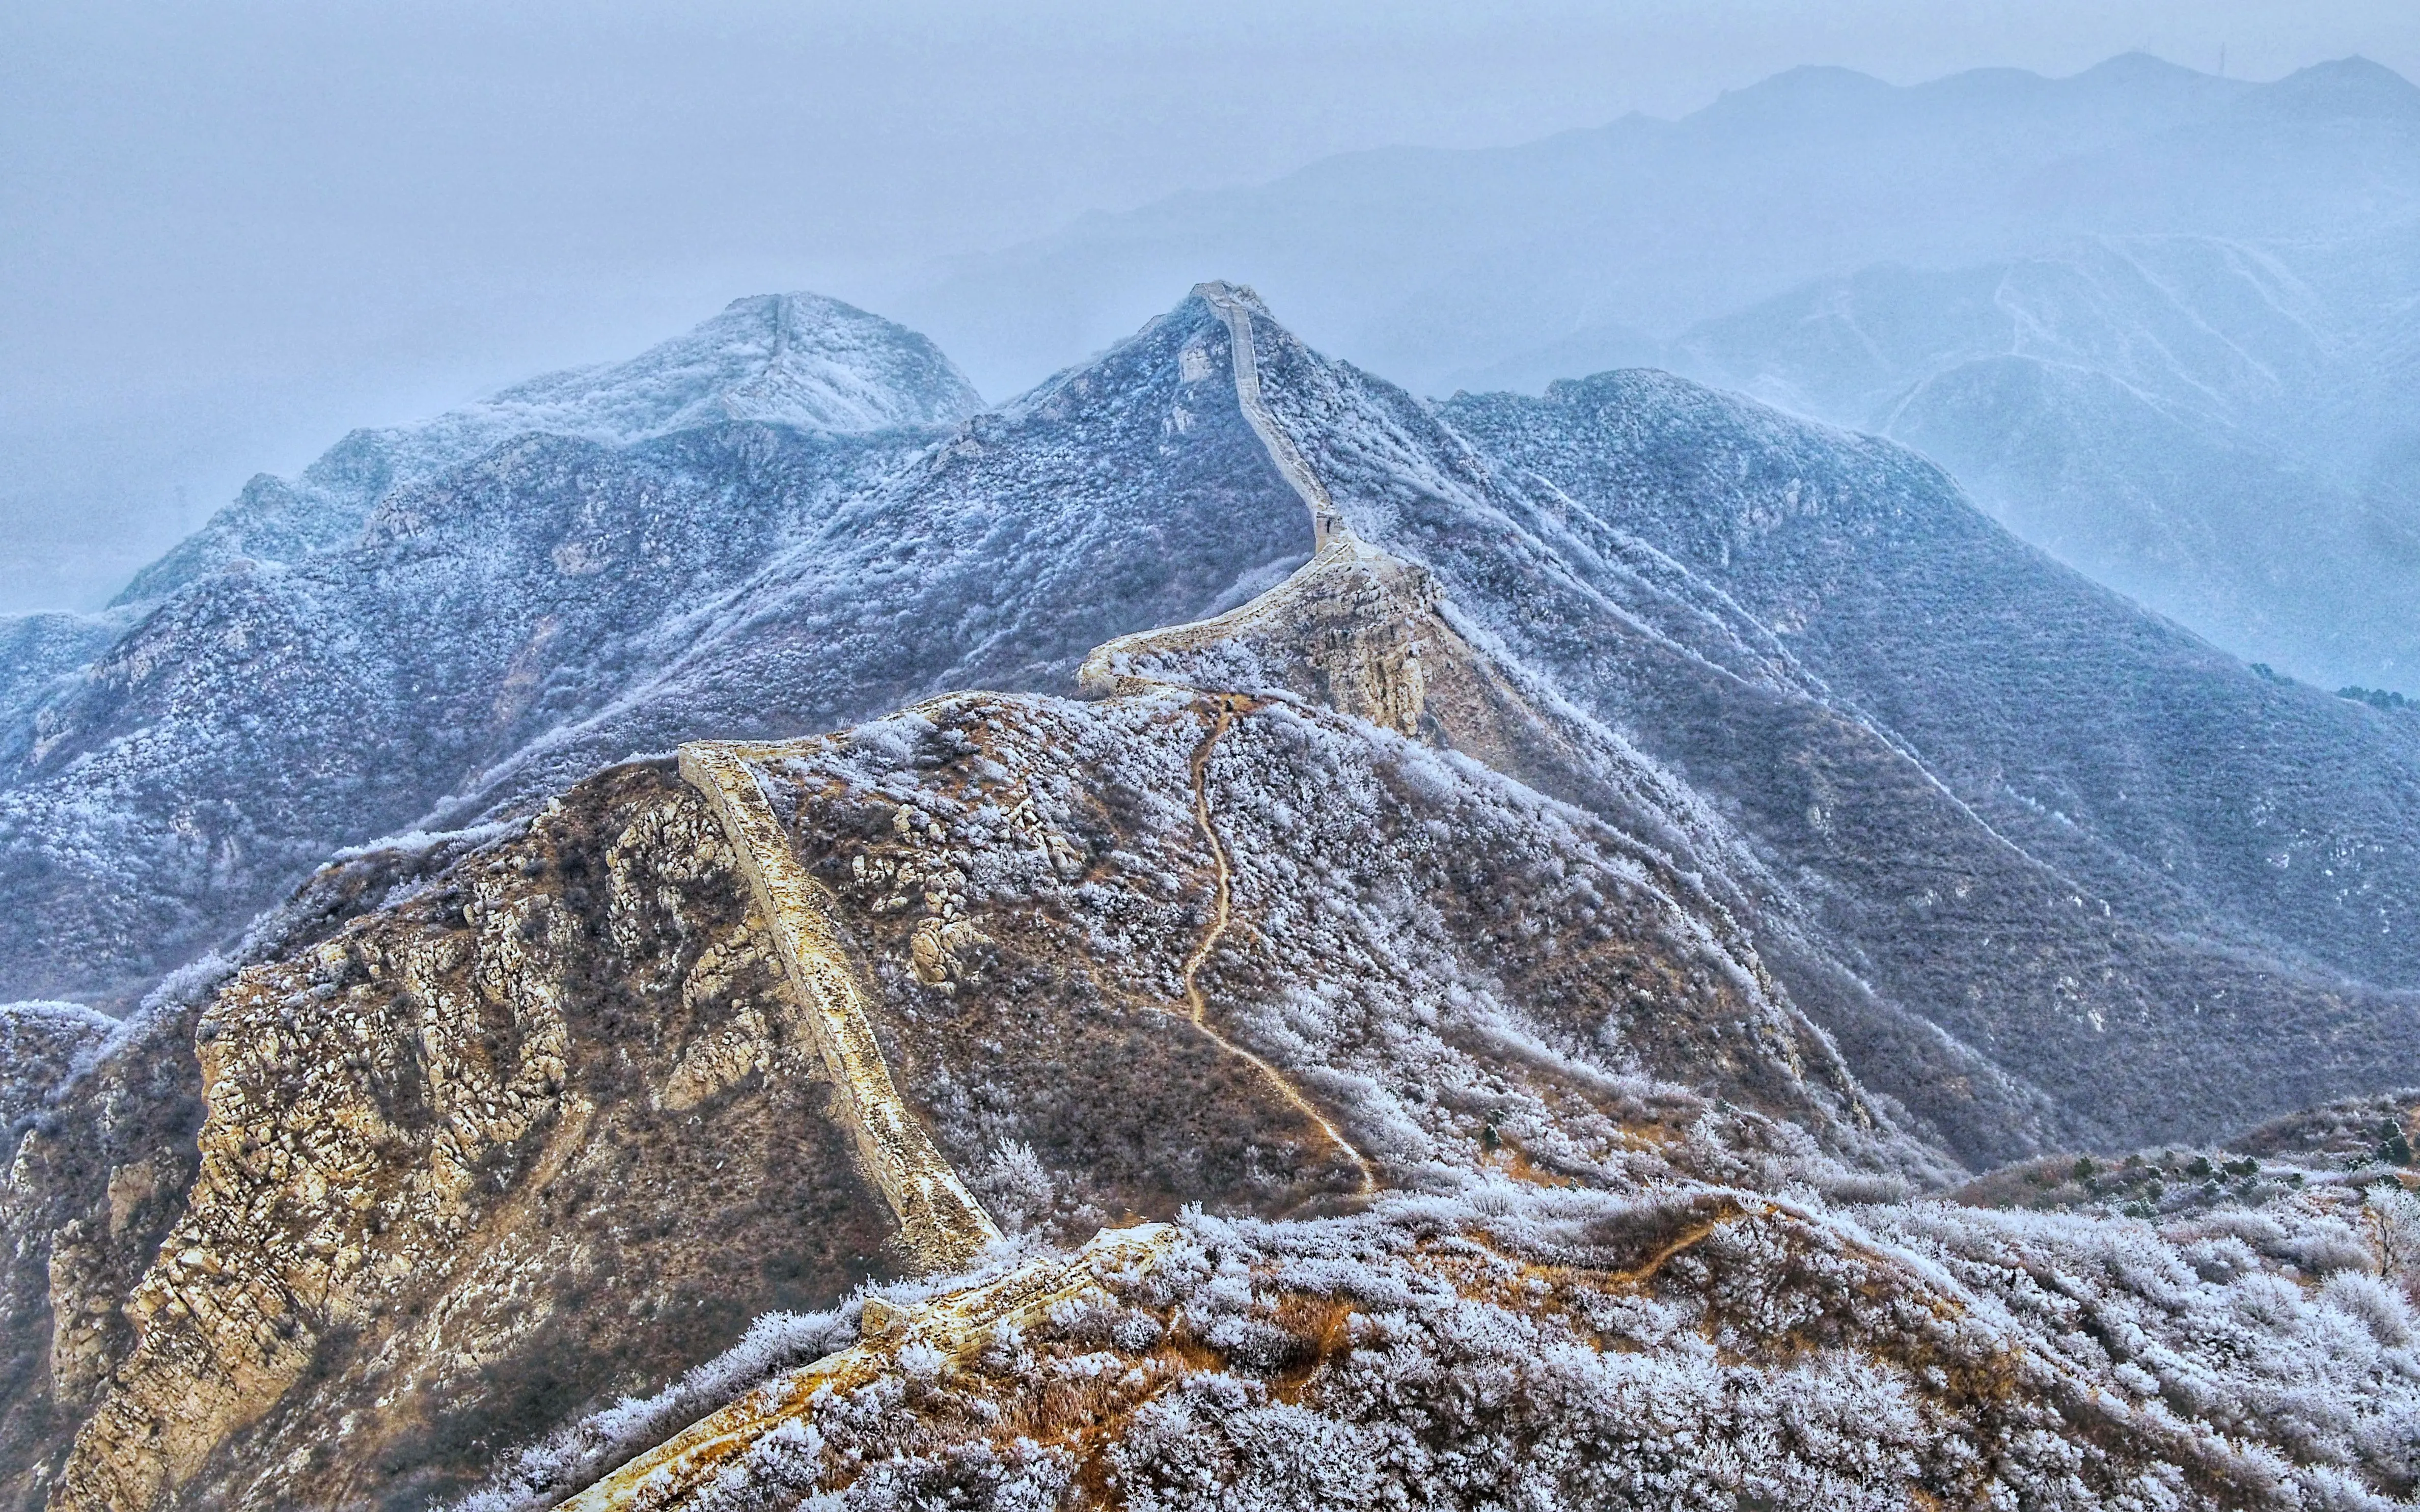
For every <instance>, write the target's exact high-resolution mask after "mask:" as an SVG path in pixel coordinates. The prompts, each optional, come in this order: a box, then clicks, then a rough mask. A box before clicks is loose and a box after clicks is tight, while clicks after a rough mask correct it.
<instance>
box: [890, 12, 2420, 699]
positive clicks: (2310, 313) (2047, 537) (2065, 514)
mask: <svg viewBox="0 0 2420 1512" xmlns="http://www.w3.org/2000/svg"><path fill="white" fill-rule="evenodd" d="M2415 247H2420V88H2415V87H2414V86H2412V84H2411V83H2409V82H2408V81H2406V80H2404V79H2403V78H2401V77H2400V76H2398V75H2397V74H2396V73H2394V72H2392V71H2391V70H2386V69H2383V68H2381V67H2379V66H2378V65H2376V64H2372V63H2368V62H2366V61H2364V60H2361V59H2357V58H2356V59H2347V60H2343V61H2340V62H2336V63H2331V64H2326V65H2322V66H2319V67H2316V68H2311V69H2307V70H2303V71H2301V72H2298V73H2296V74H2294V75H2292V76H2290V77H2288V78H2285V79H2281V80H2278V81H2276V82H2274V83H2271V84H2253V83H2247V82H2243V81H2238V80H2229V79H2223V78H2216V77H2212V76H2211V75H2207V74H2202V73H2197V72H2195V71H2193V70H2186V69H2181V68H2177V67H2174V66H2172V65H2169V64H2165V63H2162V62H2160V61H2158V60H2156V59H2153V58H2150V57H2147V56H2143V55H2130V56H2126V57H2120V58H2117V59H2113V60H2111V61H2110V62H2108V63H2105V64H2103V65H2102V66H2101V67H2098V68H2095V69H2092V70H2087V71H2086V72H2084V73H2081V74H2078V75H2076V76H2074V77H2072V78H2066V79H2045V78H2041V77H2039V76H2036V75H2032V74H2027V73H2023V72H2019V71H2016V70H1978V71H1976V72H1971V73H1963V74H1958V75H1954V76H1952V77H1949V78H1945V79H1940V80H1936V81H1933V82H1931V83H1928V84H1923V85H1918V86H1908V87H1895V86H1889V85H1885V84H1884V83H1882V82H1881V81H1879V80H1875V79H1871V78H1867V77H1865V76H1863V75H1859V74H1855V73H1852V72H1849V71H1847V70H1837V69H1834V70H1826V69H1802V70H1793V71H1792V72H1790V73H1787V74H1783V75H1780V76H1778V77H1776V78H1774V79H1771V80H1768V81H1766V82H1764V83H1763V84H1761V85H1758V86H1753V87H1751V88H1747V89H1743V90H1739V91H1737V92H1735V93H1732V94H1730V95H1727V96H1725V97H1724V98H1723V99H1722V100H1720V101H1717V102H1716V103H1714V104H1713V105H1710V106H1708V107H1707V108H1705V109H1703V110H1701V111H1699V112H1697V113H1696V114H1693V115H1691V116H1688V117H1684V118H1683V119H1681V120H1678V121H1658V120H1650V119H1646V118H1643V117H1633V118H1630V119H1626V120H1622V121H1619V122H1616V123H1614V124H1613V125H1610V126H1607V127H1605V128H1602V129H1600V130H1594V131H1584V132H1568V133H1565V134H1563V135H1560V136H1557V137H1553V138H1550V139H1548V140H1545V141H1542V142H1537V143H1531V144H1528V145H1525V146H1520V147H1513V148H1494V149H1488V150H1484V151H1449V150H1443V149H1437V150H1412V149H1401V150H1390V151H1385V152H1373V153H1365V154H1359V155H1356V156H1350V157H1343V158H1337V159H1333V160H1329V161H1326V162H1324V163H1320V164H1314V165H1312V166H1311V167H1309V168H1306V169H1303V170H1302V171H1300V172H1298V173H1296V174H1294V175H1291V176H1289V177H1287V178H1285V179H1280V180H1278V181H1276V182H1273V183H1270V184H1266V185H1263V186H1258V187H1255V188H1250V189H1240V190H1233V191H1228V192H1224V193H1220V194H1217V195H1194V196H1188V197H1185V198H1181V199H1176V200H1171V201H1169V202H1167V203H1164V204H1160V205H1155V206H1150V207H1146V208H1144V209H1141V210H1136V211H1133V212H1130V213H1127V214H1125V215H1120V216H1096V217H1093V218H1090V219H1088V220H1086V221H1084V222H1081V223H1078V225H1076V226H1071V227H1069V228H1068V229H1067V230H1065V231H1063V232H1062V233H1060V234H1058V235H1056V236H1054V237H1051V238H1048V239H1045V240H1043V241H1040V242H1033V243H1031V244H1028V245H1024V246H1019V247H1015V248H1010V249H1007V250H1004V251H1002V252H1000V253H997V254H992V255H989V256H986V257H976V258H970V259H967V260H966V261H965V262H964V263H963V264H961V265H960V266H959V267H957V268H956V269H955V270H954V272H953V273H952V274H951V275H950V276H948V277H946V278H944V279H942V280H940V281H939V282H938V283H936V284H935V285H933V286H932V287H930V288H924V289H922V290H916V291H912V292H910V293H909V294H907V297H906V298H905V300H904V301H903V307H904V308H906V309H907V311H908V312H909V313H910V314H912V316H913V317H914V318H915V319H916V320H918V321H919V322H920V323H921V324H922V325H923V327H924V328H925V329H928V330H932V331H935V332H936V333H938V334H939V335H940V336H941V337H942V339H943V340H944V341H945V342H946V343H947V344H949V345H950V347H951V348H952V350H953V351H956V352H957V353H958V355H959V356H960V358H961V360H964V361H967V362H968V363H969V364H970V369H971V370H972V371H973V372H974V373H975V374H976V375H977V376H978V378H979V379H980V380H981V381H982V382H985V384H986V385H989V386H1002V385H1005V384H1007V383H1009V382H1024V381H1026V380H1027V379H1028V378H1029V377H1030V376H1032V375H1033V374H1035V373H1038V372H1039V371H1040V370H1042V369H1043V368H1044V367H1046V366H1055V365H1056V364H1057V363H1059V362H1062V361H1064V360H1066V359H1067V358H1068V357H1071V356H1073V355H1074V354H1075V353H1078V352H1081V351H1090V350H1093V349H1094V348H1096V347H1099V346H1101V345H1103V344H1106V343H1107V342H1109V340H1111V339H1113V338H1114V336H1115V335H1116V334H1117V333H1118V332H1120V331H1123V330H1125V329H1126V328H1127V327H1129V326H1130V325H1131V324H1133V323H1134V322H1135V321H1136V320H1140V319H1141V318H1143V316H1144V315H1145V314H1146V313H1147V312H1148V311H1149V310H1150V309H1152V308H1155V307H1156V305H1157V304H1158V302H1159V301H1160V299H1161V298H1162V297H1163V296H1162V294H1161V293H1160V290H1161V289H1163V288H1166V287H1168V286H1169V285H1170V284H1171V283H1172V282H1174V281H1176V280H1177V279H1179V278H1181V277H1186V276H1190V274H1189V273H1188V272H1187V271H1188V270H1190V269H1192V268H1195V267H1198V266H1200V265H1202V263H1204V262H1210V263H1215V264H1217V265H1218V266H1222V267H1240V268H1247V269H1249V270H1251V271H1252V273H1253V278H1254V281H1255V283H1256V284H1257V285H1258V286H1259V287H1260V288H1264V289H1265V290H1267V291H1268V292H1269V293H1270V295H1271V296H1272V297H1273V298H1275V299H1277V300H1279V301H1280V303H1281V304H1283V305H1284V306H1285V308H1286V309H1287V310H1288V311H1289V313H1290V314H1291V315H1292V316H1293V318H1294V319H1295V320H1297V321H1298V322H1299V328H1300V329H1301V330H1303V331H1304V332H1305V333H1306V334H1307V335H1310V336H1311V338H1312V339H1313V340H1315V341H1317V342H1318V343H1320V344H1321V345H1323V346H1325V347H1326V348H1327V349H1329V350H1331V351H1340V352H1342V353H1344V354H1346V355H1348V356H1350V357H1351V358H1353V359H1354V360H1355V361H1357V362H1359V363H1361V364H1363V365H1364V366H1369V367H1372V368H1374V369H1375V370H1377V371H1380V372H1383V373H1386V374H1387V375H1388V377H1390V378H1392V379H1394V380H1396V381H1397V382H1404V383H1405V384H1407V385H1409V386H1411V387H1412V388H1413V389H1414V390H1415V391H1416V392H1421V393H1430V394H1443V393H1447V392H1450V391H1452V390H1454V389H1457V388H1466V389H1470V390H1474V391H1477V390H1493V389H1517V390H1523V391H1526V392H1529V393H1533V394H1534V393H1538V392H1541V391H1543V389H1544V386H1545V384H1546V383H1548V382H1551V381H1553V380H1556V379H1579V378H1583V377H1586V376H1588V375H1590V374H1593V373H1597V372H1601V371H1603V370H1606V369H1608V368H1615V367H1631V366H1655V367H1662V368H1666V369H1668V370H1670V371H1673V372H1676V373H1679V374H1681V375H1683V376H1684V377H1688V378H1692V379H1695V380H1698V381H1699V382H1707V383H1710V384H1714V385H1715V386H1719V387H1724V388H1731V389H1738V390H1741V391H1744V392H1746V393H1749V394H1752V395H1754V396H1756V397H1760V398H1763V399H1765V400H1767V401H1768V402H1771V403H1774V404H1776V405H1779V406H1781V407H1783V408H1785V409H1789V410H1792V412H1794V413H1800V414H1804V415H1807V416H1809V417H1812V418H1816V419H1820V420H1823V421H1827V422H1830V423H1833V424H1838V425H1844V426H1850V427H1854V428H1856V429H1866V430H1872V431H1875V432H1878V433H1881V434H1885V435H1888V436H1890V437H1891V438H1893V439H1895V440H1899V441H1902V442H1904V443H1906V444H1909V445H1911V446H1914V447H1915V448H1916V449H1917V450H1919V451H1921V452H1923V453H1924V454H1925V455H1927V456H1928V457H1931V459H1932V460H1935V461H1937V462H1940V463H1941V464H1942V465H1943V466H1944V467H1946V468H1947V469H1948V470H1949V471H1950V473H1951V474H1952V475H1955V476H1956V477H1957V478H1958V479H1959V481H1960V483H1961V485H1962V487H1963V488H1965V489H1966V490H1967V491H1968V492H1969V493H1970V495H1972V496H1973V497H1974V498H1975V499H1976V500H1977V502H1978V503H1979V504H1981V505H1982V506H1983V507H1985V508H1986V509H1987V510H1988V511H1989V512H1991V513H1992V514H1993V517H1994V518H1996V519H1998V520H1999V521H2000V522H2002V523H2004V524H2006V525H2008V526H2009V528H2010V529H2011V530H2013V531H2014V532H2015V533H2016V534H2017V535H2019V536H2020V537H2021V538H2024V539H2026V540H2028V541H2030V542H2032V543H2033V544H2035V545H2037V546H2040V547H2041V548H2043V549H2044V550H2046V551H2048V552H2050V553H2052V554H2054V555H2055V556H2057V557H2058V558H2059V559H2060V560H2062V561H2065V562H2067V563H2068V564H2069V565H2070V566H2072V567H2075V568H2078V569H2082V570H2083V571H2085V572H2086V573H2087V574H2088V575H2090V576H2093V577H2095V578H2097V579H2099V580H2100V581H2102V582H2103V583H2105V584H2108V585H2113V586H2116V587H2118V589H2119V590H2120V591H2121V592H2124V593H2126V594H2128V595H2129V596H2131V597H2133V598H2135V599H2136V600H2139V601H2141V602H2144V603H2146V604H2147V605H2149V606H2150V607H2151V608H2153V609H2155V610H2157V611H2158V612H2160V613H2163V614H2165V615H2167V616H2170V617H2172V618H2174V619H2177V620H2179V621H2180V622H2181V623H2183V624H2185V625H2186V626H2187V627H2188V628H2190V629H2192V630H2194V631H2196V632H2197V633H2200V634H2202V635H2204V636H2206V637H2209V638H2211V640H2213V641H2215V642H2216V643H2217V644H2219V645H2221V646H2223V647H2226V649H2228V650H2230V651H2233V652H2235V653H2236V654H2237V655H2239V656H2242V657H2243V658H2245V659H2246V660H2251V661H2263V662H2271V663H2273V664H2275V665H2276V666H2278V667H2280V668H2282V669H2285V670H2286V671H2288V672H2289V673H2291V674H2293V675H2295V676H2298V677H2301V678H2304V679H2305V680H2309V681H2312V682H2315V683H2318V684H2319V685H2321V686H2324V687H2327V688H2330V689H2334V688H2336V687H2339V686H2342V685H2345V684H2349V683H2350V684H2359V685H2362V686H2368V687H2385V688H2401V689H2403V690H2404V691H2406V692H2408V693H2420V680H2415V679H2420V644H2415V642H2414V640H2413V631H2412V625H2413V624H2414V623H2420V603H2415V601H2414V600H2413V599H2412V587H2411V584H2412V581H2413V574H2412V570H2411V567H2412V560H2413V557H2412V542H2413V541H2414V539H2420V491H2415V489H2420V485H2416V484H2415V482H2414V476H2413V474H2412V467H2413V461H2412V459H2413V458H2414V457H2415V456H2420V431H2415V430H2414V422H2413V419H2412V405H2411V402H2410V396H2411V394H2412V391H2413V390H2412V383H2413V378H2414V369H2413V366H2412V363H2413V361H2414V353H2415V352H2420V345H2415V342H2420V330H2415V327H2414V324H2413V321H2414V319H2415V317H2414V313H2413V312H2414V311H2415V310H2420V261H2415V260H2414V259H2415V253H2414V251H2413V249H2414V248H2415Z"/></svg>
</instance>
